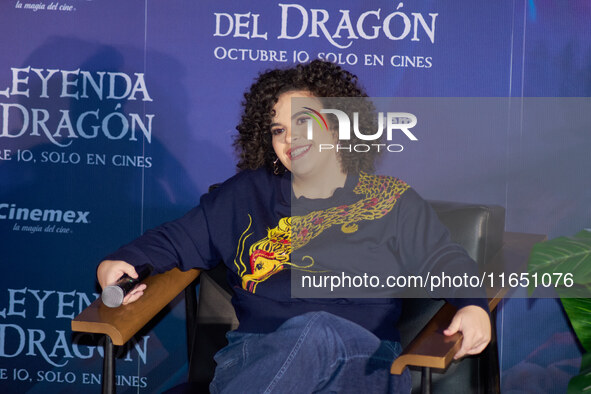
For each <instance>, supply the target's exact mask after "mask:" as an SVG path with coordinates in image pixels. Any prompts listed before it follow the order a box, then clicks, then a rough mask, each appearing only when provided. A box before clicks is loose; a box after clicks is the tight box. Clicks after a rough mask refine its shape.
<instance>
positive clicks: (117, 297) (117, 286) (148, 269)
mask: <svg viewBox="0 0 591 394" xmlns="http://www.w3.org/2000/svg"><path fill="white" fill-rule="evenodd" d="M152 270H153V267H152V266H151V265H149V264H144V265H140V266H137V267H135V271H136V272H137V275H138V277H137V279H134V278H132V277H131V276H129V275H127V274H124V275H123V276H122V277H121V278H119V280H118V281H117V282H115V283H114V284H112V285H111V286H107V287H105V288H104V289H103V292H102V294H101V300H102V301H103V304H105V305H106V306H108V307H109V308H116V307H118V306H120V305H121V304H122V303H123V298H124V297H125V296H126V295H127V294H129V292H131V291H132V290H133V289H134V288H135V287H136V286H137V285H139V284H140V282H141V281H142V280H144V279H146V278H147V277H148V276H150V274H151V273H152Z"/></svg>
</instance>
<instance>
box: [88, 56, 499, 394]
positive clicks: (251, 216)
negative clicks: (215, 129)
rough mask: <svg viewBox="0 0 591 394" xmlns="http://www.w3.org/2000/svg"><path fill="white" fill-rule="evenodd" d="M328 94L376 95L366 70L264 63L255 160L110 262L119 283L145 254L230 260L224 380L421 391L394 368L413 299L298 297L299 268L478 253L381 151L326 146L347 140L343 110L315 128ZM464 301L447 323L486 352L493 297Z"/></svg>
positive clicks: (244, 126) (254, 118) (244, 144)
mask: <svg viewBox="0 0 591 394" xmlns="http://www.w3.org/2000/svg"><path fill="white" fill-rule="evenodd" d="M327 97H329V98H330V97H365V93H364V92H363V91H362V90H361V89H360V88H359V87H358V86H357V81H356V77H355V76H353V75H352V74H350V73H349V72H347V71H345V70H343V69H341V68H340V67H339V66H337V65H334V64H331V63H327V62H321V61H313V62H311V63H310V64H307V65H298V66H296V67H294V68H290V69H285V70H272V71H268V72H266V73H264V74H262V75H260V76H259V78H258V79H257V81H256V82H255V83H254V84H253V86H252V87H251V89H250V91H249V92H248V93H246V94H245V101H244V112H243V115H242V119H241V123H240V125H239V126H238V127H237V129H238V131H239V134H238V137H237V138H236V141H235V147H236V150H237V152H238V156H239V163H238V167H239V168H240V169H241V171H240V172H239V173H238V174H237V175H235V176H234V177H232V178H230V179H229V180H227V181H226V182H225V183H224V184H223V185H222V186H221V187H219V188H218V189H216V190H214V191H213V192H211V193H209V194H206V195H204V196H203V197H202V199H201V202H200V205H199V206H198V207H196V208H194V209H193V210H191V211H190V212H189V213H187V214H186V215H185V216H184V217H182V218H180V219H178V220H176V221H173V222H170V223H166V224H164V225H162V226H160V227H158V228H156V229H153V230H150V231H148V232H146V234H144V235H143V236H142V237H140V238H138V239H137V240H135V241H134V242H132V243H131V244H129V245H126V246H124V247H122V248H121V249H120V250H119V251H117V252H116V253H114V254H112V255H111V256H109V257H108V258H107V259H106V260H105V261H103V262H102V263H101V264H100V265H99V268H98V271H97V277H98V280H99V282H100V284H101V286H102V287H105V286H106V285H108V284H111V283H113V282H115V281H116V280H117V279H118V278H119V277H120V276H121V275H123V274H128V275H130V276H132V277H136V273H135V269H134V266H138V265H141V264H146V263H147V264H152V265H154V266H155V267H156V268H157V271H160V272H162V271H165V270H168V269H170V268H173V267H180V268H181V269H183V270H186V269H190V268H204V269H209V268H212V267H213V266H215V265H216V264H218V262H220V261H223V262H224V264H225V265H226V266H227V267H228V269H229V270H230V272H231V274H230V275H229V277H228V280H229V282H230V285H231V286H232V287H233V289H234V290H235V295H234V297H233V299H232V302H233V305H234V307H235V310H236V314H237V317H238V319H239V321H240V326H239V327H238V329H237V330H236V331H234V332H231V333H229V334H228V341H229V344H228V346H226V347H225V348H224V349H222V350H221V351H220V352H219V353H218V354H217V355H216V358H215V359H216V362H217V368H216V373H215V377H214V381H213V382H212V385H211V387H210V389H211V391H212V392H220V391H224V392H230V393H232V392H263V391H264V392H271V391H276V392H286V391H287V390H289V391H292V392H316V391H321V392H322V391H326V392H329V391H334V392H408V391H409V389H410V378H409V374H408V372H405V374H403V375H401V376H391V375H390V374H389V366H390V364H391V362H392V360H393V359H394V358H395V357H397V356H398V354H400V351H401V347H400V344H399V342H398V333H397V331H396V330H395V328H394V324H395V323H396V321H397V320H398V317H399V314H400V300H398V299H385V300H375V299H356V298H351V299H343V298H338V299H335V298H323V299H308V298H292V297H291V291H290V290H291V282H290V279H291V277H292V273H294V274H295V273H303V272H305V273H309V274H319V273H321V272H322V273H324V272H326V271H327V270H328V271H330V270H333V271H334V270H335V269H338V262H339V261H341V260H345V259H351V257H352V260H353V261H372V260H380V261H386V262H388V263H389V262H391V265H392V272H393V273H401V272H415V271H417V270H422V269H429V268H430V267H434V266H439V265H440V264H452V265H453V264H465V263H466V262H468V263H469V262H470V260H469V258H468V257H467V255H466V253H465V252H464V251H463V250H461V249H459V248H458V247H457V245H453V244H451V243H450V242H449V235H448V233H447V230H446V229H445V228H444V227H443V226H442V225H441V224H440V223H439V222H438V220H437V219H436V217H435V214H434V213H433V211H432V210H431V209H430V208H429V207H428V205H427V204H426V203H425V202H424V201H423V200H422V199H421V198H420V197H419V196H418V195H417V194H416V193H415V192H414V191H413V190H412V189H410V188H409V187H408V185H406V184H405V183H404V182H402V181H400V180H398V179H395V178H390V177H377V176H374V175H370V174H368V173H369V172H371V171H372V170H373V164H374V160H375V155H374V154H373V153H371V152H370V153H363V154H357V153H355V152H349V151H347V150H341V151H339V152H337V150H336V149H325V150H322V149H321V146H329V145H332V146H336V145H337V144H338V141H337V133H336V130H335V128H336V127H335V125H334V122H332V121H331V120H330V118H329V119H328V123H326V124H325V125H324V126H325V127H324V128H322V127H321V126H322V122H319V123H318V124H319V125H318V126H314V127H313V128H312V130H311V131H312V138H308V137H311V136H310V135H309V134H308V131H309V130H308V128H309V127H310V126H309V125H313V124H314V122H313V121H312V119H311V117H312V115H311V114H312V113H319V110H321V109H322V108H324V107H325V106H326V103H327V102H328V101H327V100H329V99H326V98H327ZM364 103H366V102H365V101H364ZM292 105H293V106H294V107H293V108H292ZM314 111H316V112H314ZM356 142H361V141H357V140H356V137H354V136H353V137H352V140H351V141H350V143H351V144H355V143H356ZM417 229H418V230H417ZM368 234H369V235H368ZM374 234H379V236H374ZM368 242H369V244H368ZM392 245H395V246H394V251H393V250H392ZM335 261H336V262H337V263H336V264H337V265H336V266H335V265H334V263H335ZM144 289H145V286H144V285H142V286H139V287H138V288H137V289H135V291H133V292H132V293H131V294H129V295H128V296H127V297H126V298H125V300H124V303H129V302H133V301H135V300H136V299H137V298H139V297H140V296H141V295H142V294H143V291H144ZM455 304H456V305H457V306H458V308H459V310H458V312H457V314H456V315H455V317H454V319H453V321H452V323H451V325H450V327H449V328H448V329H447V330H446V331H445V333H446V334H447V335H451V334H453V333H455V332H457V331H461V332H462V333H463V335H464V341H463V345H462V348H461V349H460V350H459V351H458V353H457V354H456V358H459V357H462V356H463V355H465V354H476V353H479V352H480V351H482V350H483V349H484V347H485V346H486V345H487V343H488V342H489V340H490V322H489V317H488V314H487V312H486V311H485V309H484V308H486V305H485V304H484V303H483V301H481V300H471V299H458V300H455Z"/></svg>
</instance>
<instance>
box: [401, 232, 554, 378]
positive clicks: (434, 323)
mask: <svg viewBox="0 0 591 394" xmlns="http://www.w3.org/2000/svg"><path fill="white" fill-rule="evenodd" d="M545 239H546V236H545V235H540V234H523V233H509V232H506V233H505V236H504V241H503V247H502V248H501V250H500V251H499V252H498V253H497V254H496V255H495V257H494V258H493V261H492V262H491V265H490V266H492V267H499V268H500V267H504V268H505V272H526V268H527V260H528V257H529V253H530V251H531V249H532V247H533V245H534V244H536V243H538V242H542V241H544V240H545ZM509 290H510V288H507V287H505V288H501V287H499V288H491V289H487V291H486V292H487V296H488V298H489V299H488V307H489V309H490V311H491V312H492V311H493V310H494V309H495V308H496V306H497V305H498V303H499V302H500V300H502V299H503V298H504V297H505V295H506V294H507V293H508V292H509ZM455 312H456V308H455V307H454V306H453V305H451V304H448V303H446V304H445V305H443V306H442V307H441V309H440V310H439V311H438V312H437V313H436V314H435V316H433V318H432V319H431V320H430V321H429V323H427V325H426V326H425V327H424V328H423V330H422V331H421V332H420V333H419V334H418V335H417V336H416V337H415V339H413V340H412V342H411V343H410V344H409V345H408V346H407V347H406V349H404V351H403V352H402V354H401V355H400V356H399V357H398V358H397V359H396V360H394V362H393V363H392V367H391V368H390V373H392V374H397V375H399V374H401V373H402V371H403V370H404V368H405V367H407V366H417V367H429V368H437V369H442V370H444V369H446V368H447V367H448V366H449V364H450V363H451V362H452V360H453V356H454V355H455V354H456V352H457V351H458V350H459V349H460V347H461V346H462V334H461V333H457V334H455V335H452V336H449V337H446V336H445V335H444V334H443V330H445V329H446V328H447V327H448V326H449V324H450V323H451V319H452V318H453V316H454V314H455Z"/></svg>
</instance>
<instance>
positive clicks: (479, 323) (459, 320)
mask: <svg viewBox="0 0 591 394" xmlns="http://www.w3.org/2000/svg"><path fill="white" fill-rule="evenodd" d="M490 330H491V328H490V318H489V316H488V313H487V312H486V311H485V310H484V309H482V308H481V307H479V306H475V305H468V306H465V307H463V308H462V309H460V310H458V311H457V312H456V314H455V315H454V317H453V319H452V321H451V324H450V325H449V327H447V329H445V330H444V331H443V333H444V334H445V335H448V336H449V335H453V334H455V333H456V332H458V331H459V332H461V333H462V335H463V336H464V340H463V341H462V347H461V348H460V350H458V352H457V353H456V355H455V356H454V359H456V360H457V359H459V358H461V357H464V356H465V355H467V354H478V353H480V352H482V351H483V350H484V348H485V347H486V345H488V343H489V342H490Z"/></svg>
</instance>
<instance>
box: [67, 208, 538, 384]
mask: <svg viewBox="0 0 591 394" xmlns="http://www.w3.org/2000/svg"><path fill="white" fill-rule="evenodd" d="M431 204H432V206H433V208H434V209H435V211H436V212H437V214H438V215H439V217H440V219H441V221H442V222H443V223H444V224H445V225H446V226H447V227H448V228H449V229H450V232H451V234H452V239H453V240H454V241H455V242H457V243H459V244H461V245H462V246H464V247H465V248H466V250H467V251H468V253H469V254H470V255H471V256H472V257H473V258H474V259H475V260H476V261H477V263H478V264H479V266H480V268H482V269H486V267H488V266H491V265H493V264H494V265H495V266H496V267H501V266H504V267H513V269H518V268H519V267H524V266H525V265H526V262H527V257H528V255H529V251H530V250H531V247H532V246H533V244H534V243H536V242H540V241H542V240H543V239H544V238H545V237H544V236H542V235H533V234H521V233H507V232H504V216H505V210H504V208H502V207H499V206H491V205H476V204H461V203H448V202H436V201H434V202H431ZM199 274H200V272H199V271H198V270H190V271H187V272H181V271H179V270H178V269H174V270H171V271H168V272H166V273H164V274H160V275H155V276H152V277H150V278H148V279H147V280H146V283H148V289H147V291H146V292H145V294H144V296H143V297H142V298H140V300H138V301H137V302H135V303H132V304H130V305H126V306H122V307H120V308H115V309H110V308H106V307H105V306H104V305H102V302H101V301H100V299H99V300H96V301H95V302H94V303H92V304H91V305H90V306H89V307H88V308H86V309H85V310H84V311H82V313H80V315H78V316H77V317H76V318H75V319H74V320H73V321H72V330H73V331H82V332H91V333H102V334H105V335H106V336H107V338H106V341H105V360H104V371H103V392H114V387H115V386H114V381H113V376H114V369H115V365H114V358H113V349H112V348H113V344H115V345H123V344H125V343H126V342H127V341H128V340H129V339H130V338H131V337H132V336H133V335H135V334H136V333H137V332H138V331H139V330H140V329H141V328H142V327H143V326H144V325H145V324H146V323H148V322H149V321H150V319H151V318H152V317H153V316H155V315H156V314H157V313H158V312H159V311H160V310H161V309H162V308H163V307H164V306H166V305H167V304H168V303H169V302H170V301H171V300H172V299H173V298H174V297H175V296H176V295H177V294H178V293H180V292H181V291H182V290H183V289H185V296H186V300H187V302H186V306H187V345H188V357H189V379H188V383H187V384H186V385H184V387H179V388H177V389H174V390H173V391H174V392H207V386H208V384H209V381H210V380H211V378H212V376H213V370H214V368H215V363H214V361H213V355H214V354H215V352H217V350H219V349H220V348H221V347H223V346H224V345H225V344H226V340H225V333H226V332H227V331H228V330H231V329H233V328H235V327H236V326H237V325H238V321H237V319H236V316H235V314H234V310H233V308H232V306H231V304H230V298H231V295H230V294H231V289H230V288H229V287H228V285H227V284H226V280H225V270H224V267H223V266H220V267H219V268H217V269H215V270H212V271H209V272H203V273H201V275H200V278H199V279H196V278H197V277H198V276H199ZM197 280H200V289H199V302H198V303H197V301H196V292H195V286H196V283H197ZM487 292H488V293H487V295H488V296H489V307H490V309H491V311H494V309H495V307H496V305H497V303H498V302H499V300H500V299H502V298H503V296H504V295H505V293H506V289H488V290H487ZM195 312H196V313H195ZM454 313H455V309H454V307H452V306H451V305H449V304H445V303H444V302H443V301H433V300H430V299H412V300H405V307H404V310H403V316H402V318H401V324H400V326H399V329H400V332H401V336H402V344H403V347H404V349H405V350H404V352H403V354H402V355H401V356H400V357H399V358H398V359H397V360H396V361H395V362H394V364H393V365H392V368H391V371H392V373H400V372H401V371H402V370H403V369H404V368H405V367H406V366H409V367H411V369H415V368H418V369H419V370H420V372H421V373H422V376H421V378H419V377H418V376H414V377H413V383H416V384H415V385H416V386H417V387H416V388H415V390H419V388H418V383H419V381H420V383H421V387H422V388H421V390H422V391H423V392H430V391H431V390H433V391H436V392H438V393H440V392H454V393H457V392H458V391H460V392H498V391H499V383H498V361H497V347H496V340H495V337H494V315H493V340H492V342H491V344H490V345H489V346H488V348H487V349H486V350H485V352H484V353H483V354H481V355H478V356H472V357H466V358H465V359H463V360H461V361H460V362H453V355H454V354H455V352H456V351H457V349H459V347H460V345H461V340H462V338H461V334H456V335H455V336H452V337H451V338H447V337H445V336H444V335H443V333H442V331H443V329H445V328H446V327H447V326H448V325H449V322H450V321H451V318H452V316H453V314H454ZM493 313H494V312H493ZM123 314H124V315H125V316H126V319H125V320H123V319H120V318H119V316H122V315H123ZM130 316H131V317H130ZM432 369H434V370H435V371H436V372H446V371H447V373H436V374H435V375H434V378H433V381H432V380H431V376H432ZM183 390H185V391H183Z"/></svg>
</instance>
